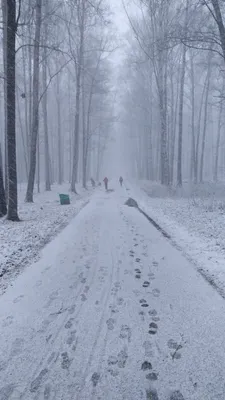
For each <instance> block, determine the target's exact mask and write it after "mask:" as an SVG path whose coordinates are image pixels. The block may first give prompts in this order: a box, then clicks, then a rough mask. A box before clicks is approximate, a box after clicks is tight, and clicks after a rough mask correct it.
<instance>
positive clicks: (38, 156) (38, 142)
mask: <svg viewBox="0 0 225 400" xmlns="http://www.w3.org/2000/svg"><path fill="white" fill-rule="evenodd" d="M36 172H37V192H38V193H40V136H39V133H38V136H37V171H36Z"/></svg>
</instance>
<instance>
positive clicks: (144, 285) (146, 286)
mask: <svg viewBox="0 0 225 400" xmlns="http://www.w3.org/2000/svg"><path fill="white" fill-rule="evenodd" d="M149 285H150V282H148V281H144V283H143V285H142V286H143V287H144V288H148V287H149Z"/></svg>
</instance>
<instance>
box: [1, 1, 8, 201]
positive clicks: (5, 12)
mask: <svg viewBox="0 0 225 400" xmlns="http://www.w3.org/2000/svg"><path fill="white" fill-rule="evenodd" d="M2 16H3V21H4V24H3V70H4V78H5V79H4V144H5V146H4V155H5V174H4V175H5V194H6V199H7V200H8V150H7V2H6V1H5V0H2Z"/></svg>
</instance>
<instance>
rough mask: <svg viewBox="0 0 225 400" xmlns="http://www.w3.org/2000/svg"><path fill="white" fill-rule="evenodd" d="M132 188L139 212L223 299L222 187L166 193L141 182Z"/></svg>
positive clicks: (186, 188)
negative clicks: (165, 234) (191, 263)
mask: <svg viewBox="0 0 225 400" xmlns="http://www.w3.org/2000/svg"><path fill="white" fill-rule="evenodd" d="M137 186H139V188H142V190H141V191H140V190H139V188H138V187H137ZM134 187H135V191H134V193H133V196H134V197H135V196H138V197H139V199H140V206H141V208H143V209H144V211H146V212H147V213H148V214H149V215H150V216H151V217H152V218H153V219H154V220H155V221H157V222H158V224H159V225H160V226H162V228H164V229H165V230H166V232H168V233H169V234H170V235H171V237H172V240H173V242H174V244H175V245H176V246H178V247H179V248H180V249H181V250H182V251H183V252H184V253H185V255H186V256H187V257H188V258H189V259H191V260H192V262H194V263H195V264H196V266H197V268H198V269H199V270H200V271H201V272H202V273H203V274H204V275H205V276H206V277H207V279H208V280H209V281H211V282H212V284H214V285H216V286H217V287H218V290H219V291H220V293H221V294H222V295H223V296H225V262H224V259H225V185H224V184H217V185H215V184H213V183H207V184H203V185H199V186H196V185H190V186H188V185H187V184H186V185H184V188H183V189H176V190H175V189H170V190H168V189H166V188H164V187H162V186H161V185H159V184H157V183H149V182H146V181H144V182H143V181H142V182H139V183H138V185H134V186H133V188H134Z"/></svg>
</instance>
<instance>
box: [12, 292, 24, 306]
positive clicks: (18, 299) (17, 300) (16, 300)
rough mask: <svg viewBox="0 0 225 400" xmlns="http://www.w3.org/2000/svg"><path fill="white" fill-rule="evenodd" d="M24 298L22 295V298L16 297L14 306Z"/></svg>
mask: <svg viewBox="0 0 225 400" xmlns="http://www.w3.org/2000/svg"><path fill="white" fill-rule="evenodd" d="M23 298H24V295H23V294H21V295H20V296H18V297H16V298H15V299H14V300H13V303H14V304H15V303H19V301H20V300H22V299H23Z"/></svg>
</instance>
